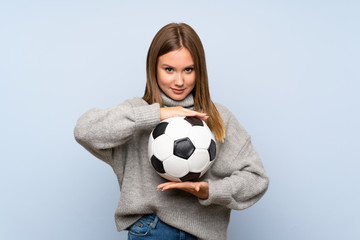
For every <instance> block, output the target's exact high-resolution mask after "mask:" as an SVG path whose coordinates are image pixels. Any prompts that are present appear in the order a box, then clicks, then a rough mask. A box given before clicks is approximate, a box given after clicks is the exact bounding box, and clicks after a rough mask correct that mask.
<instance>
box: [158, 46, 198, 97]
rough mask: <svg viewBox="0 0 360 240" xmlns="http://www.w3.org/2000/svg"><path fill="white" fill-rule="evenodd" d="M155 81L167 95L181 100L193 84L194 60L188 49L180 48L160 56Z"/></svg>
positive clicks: (191, 88)
mask: <svg viewBox="0 0 360 240" xmlns="http://www.w3.org/2000/svg"><path fill="white" fill-rule="evenodd" d="M157 81H158V84H159V86H160V88H161V90H162V91H163V92H164V93H165V94H166V95H167V96H168V97H170V98H172V99H173V100H176V101H180V100H183V99H184V98H185V97H186V96H187V95H188V94H189V93H190V92H191V91H192V90H193V88H194V86H195V71H194V61H193V59H192V56H191V53H190V52H189V50H187V49H186V48H180V49H176V50H173V51H170V52H168V53H166V54H164V55H162V56H160V57H159V59H158V65H157Z"/></svg>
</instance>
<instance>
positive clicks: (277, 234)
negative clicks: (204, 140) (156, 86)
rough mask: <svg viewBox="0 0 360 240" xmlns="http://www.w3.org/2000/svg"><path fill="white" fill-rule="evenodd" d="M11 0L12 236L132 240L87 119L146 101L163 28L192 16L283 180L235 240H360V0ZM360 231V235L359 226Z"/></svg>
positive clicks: (0, 71)
mask: <svg viewBox="0 0 360 240" xmlns="http://www.w3.org/2000/svg"><path fill="white" fill-rule="evenodd" d="M129 2H130V1H115V0H113V1H111V0H105V1H89V0H86V1H85V0H83V1H45V0H44V1H40V0H34V1H16V0H15V1H7V3H6V2H5V1H2V2H0V98H1V101H0V116H1V118H0V121H1V124H0V129H1V136H2V138H1V140H0V141H1V167H0V186H1V189H0V191H1V198H0V201H1V204H0V239H4V240H13V239H19V240H22V239H29V240H32V239H34V240H39V239H52V240H63V239H74V240H75V239H84V240H98V239H113V240H116V239H126V233H118V232H116V229H115V223H114V219H113V214H114V210H115V208H116V204H117V201H118V198H119V195H120V192H119V189H118V185H117V180H116V177H115V174H114V173H113V171H112V169H111V168H110V167H109V166H108V165H106V164H105V163H103V162H102V161H100V160H98V159H96V158H95V157H93V156H92V155H91V154H90V153H88V152H87V151H86V150H85V149H83V148H82V147H81V146H80V145H79V144H77V143H76V142H75V140H74V138H73V128H74V126H75V123H76V120H77V119H78V117H79V116H80V115H81V114H83V113H84V112H85V111H87V110H88V109H90V108H92V107H101V108H107V107H111V106H113V105H116V104H118V103H121V102H122V101H124V100H125V99H127V98H132V97H134V96H142V94H143V91H144V84H145V58H146V53H147V49H148V47H149V45H150V42H151V40H152V38H153V37H154V35H155V33H156V32H157V31H158V30H159V29H160V28H161V27H162V26H164V25H165V24H167V23H169V22H186V23H188V24H190V25H191V26H192V27H193V28H194V29H195V30H196V31H197V33H198V34H199V36H200V38H201V39H202V41H203V44H204V47H205V51H206V58H207V63H208V73H209V81H210V88H211V95H212V98H213V100H214V101H217V102H221V103H223V104H225V105H226V106H228V108H229V109H231V110H232V111H233V112H234V114H235V115H236V116H237V117H238V119H239V121H240V122H241V123H242V125H243V126H244V127H245V128H246V129H247V130H248V131H249V133H250V134H251V135H252V139H253V143H254V146H255V147H256V149H257V151H258V152H259V154H260V156H261V157H262V159H263V163H264V166H265V168H266V170H267V172H268V175H269V176H270V178H271V183H270V188H269V190H268V192H267V193H266V195H265V196H264V197H263V198H262V199H261V200H260V202H258V203H257V204H256V205H254V206H253V207H251V208H249V209H247V210H244V211H233V212H232V218H231V223H230V226H229V230H228V231H229V239H231V240H237V239H246V240H251V239H254V240H263V239H271V240H289V239H292V240H297V239H299V240H300V239H301V240H304V239H307V240H308V239H347V240H352V239H360V231H359V230H358V229H359V228H358V227H359V225H360V220H359V219H360V218H359V216H358V215H359V214H360V211H359V210H360V208H359V202H360V201H359V200H360V199H359V198H360V187H359V183H360V177H359V175H360V174H359V173H360V171H359V168H360V164H359V162H360V161H359V160H360V152H359V148H360V144H359V143H360V141H359V134H360V128H359V122H360V114H359V108H360V106H359V105H360V104H359V103H360V98H359V87H360V84H359V80H360V77H359V66H360V61H359V56H360V44H359V43H360V31H359V29H360V28H359V23H360V17H359V16H360V15H359V12H360V11H359V10H360V4H359V2H358V1H346V0H345V1H340V0H339V1H310V0H306V1H285V0H284V1H265V0H263V1H256V0H255V1H254V0H252V1H250V0H249V1H223V2H221V1H188V0H183V1H176V2H175V1H145V0H144V1H132V2H131V3H129ZM356 228H357V229H356Z"/></svg>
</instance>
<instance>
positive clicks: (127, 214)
mask: <svg viewBox="0 0 360 240" xmlns="http://www.w3.org/2000/svg"><path fill="white" fill-rule="evenodd" d="M162 98H163V102H164V105H165V106H168V107H170V106H183V107H187V108H192V107H193V101H194V100H193V96H192V95H189V96H187V97H186V98H185V99H184V100H182V101H174V100H172V99H170V98H168V97H167V96H166V95H164V94H163V93H162ZM215 105H216V107H217V109H218V111H219V113H220V116H221V117H222V119H223V121H224V124H225V127H226V138H225V141H224V143H220V142H217V143H216V144H217V146H216V147H217V155H216V159H215V160H214V161H215V162H214V164H213V165H212V167H211V168H210V169H209V170H208V172H207V173H206V174H205V175H204V176H203V177H202V178H201V179H200V181H207V182H208V183H209V198H208V199H204V200H202V199H198V198H197V197H195V196H193V195H191V194H189V193H187V192H184V191H182V190H177V189H174V190H167V191H157V190H156V186H157V185H159V184H160V183H163V182H165V181H166V180H165V179H163V178H162V177H160V176H159V175H158V174H157V173H156V172H155V170H154V169H153V167H152V166H151V163H150V161H149V159H148V156H147V151H148V149H147V148H148V146H147V144H148V139H149V135H150V132H151V131H152V129H153V128H154V127H155V126H156V125H157V124H158V123H159V122H160V105H159V104H158V103H154V104H151V105H149V104H148V103H146V102H145V101H144V100H143V99H141V98H134V99H131V100H127V101H125V102H123V103H122V104H119V105H117V106H114V107H111V108H108V109H98V108H93V109H90V110H89V111H88V112H86V113H85V114H83V115H82V116H81V117H80V118H79V119H78V121H77V124H76V126H75V130H74V136H75V139H76V140H77V141H78V143H80V144H81V145H82V146H83V147H85V148H86V149H87V150H88V151H89V152H90V153H92V154H93V155H94V156H96V157H97V158H99V159H101V160H103V161H105V162H106V163H108V164H109V165H110V166H111V167H112V168H113V170H114V172H115V174H116V176H117V179H118V182H119V186H120V191H121V194H120V199H119V203H118V206H117V208H116V211H115V223H116V227H117V230H118V231H122V230H126V229H127V228H128V227H129V226H131V225H132V224H133V223H134V222H136V221H137V220H138V219H139V218H141V216H142V215H143V214H148V213H156V214H157V215H158V216H159V218H160V219H161V220H162V221H164V222H166V223H167V224H169V225H171V226H174V227H176V228H179V229H181V230H183V231H186V232H188V233H190V234H193V235H195V236H197V237H198V238H199V239H206V240H222V239H227V228H228V224H229V219H230V211H231V209H238V210H240V209H245V208H248V207H250V206H251V205H253V204H254V203H255V202H257V201H258V200H259V199H260V198H261V197H262V196H263V194H264V193H265V192H266V190H267V187H268V183H269V180H268V178H267V176H266V173H265V171H264V168H263V165H262V162H261V160H260V158H259V156H258V154H257V153H256V151H255V150H254V148H253V146H252V144H251V140H250V136H249V134H248V133H247V132H246V130H245V129H244V128H243V127H242V126H241V125H240V124H239V122H238V121H237V120H236V118H235V117H234V116H233V114H232V113H231V112H230V111H229V110H228V109H227V108H225V107H224V106H223V105H221V104H215Z"/></svg>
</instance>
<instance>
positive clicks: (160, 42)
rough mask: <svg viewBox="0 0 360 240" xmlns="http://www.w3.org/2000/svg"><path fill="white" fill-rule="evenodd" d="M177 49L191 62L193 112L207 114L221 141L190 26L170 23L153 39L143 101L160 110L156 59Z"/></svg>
mask: <svg viewBox="0 0 360 240" xmlns="http://www.w3.org/2000/svg"><path fill="white" fill-rule="evenodd" d="M180 48H186V49H187V50H189V52H190V53H191V56H192V58H193V61H194V71H195V87H194V89H193V90H192V94H193V96H194V109H195V110H196V111H199V112H206V113H207V115H208V116H209V118H208V119H207V120H206V124H207V125H208V126H209V128H210V129H211V130H212V131H213V132H214V133H215V137H216V140H218V141H224V138H225V127H224V123H223V120H222V119H221V117H220V114H219V112H218V110H217V109H216V107H215V104H214V103H213V102H212V101H211V98H210V92H209V83H208V76H207V69H206V61H205V52H204V48H203V45H202V43H201V40H200V38H199V36H198V35H197V34H196V32H195V31H194V29H192V28H191V27H190V26H189V25H187V24H185V23H170V24H167V25H166V26H164V27H162V28H161V29H160V30H159V31H158V32H157V34H156V35H155V37H154V39H153V40H152V42H151V45H150V47H149V50H148V54H147V58H146V87H145V93H144V96H143V99H144V100H145V101H146V102H148V103H149V104H152V103H155V102H157V103H159V104H160V106H162V107H163V103H162V99H161V95H160V88H159V85H158V83H157V64H158V58H159V57H160V56H162V55H164V54H166V53H168V52H170V51H173V50H177V49H180Z"/></svg>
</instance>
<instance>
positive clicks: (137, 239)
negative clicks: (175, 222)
mask: <svg viewBox="0 0 360 240" xmlns="http://www.w3.org/2000/svg"><path fill="white" fill-rule="evenodd" d="M145 239H148V240H153V239H156V240H172V239H174V240H175V239H176V240H197V238H196V237H194V236H193V235H191V234H189V233H186V232H183V231H181V230H179V229H177V228H174V227H171V226H169V225H167V224H166V223H164V222H163V221H161V220H160V219H159V218H158V216H156V215H155V214H148V215H144V216H143V217H142V218H140V219H139V220H138V221H137V222H136V223H134V224H133V225H132V226H131V227H130V229H129V234H128V240H145Z"/></svg>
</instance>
